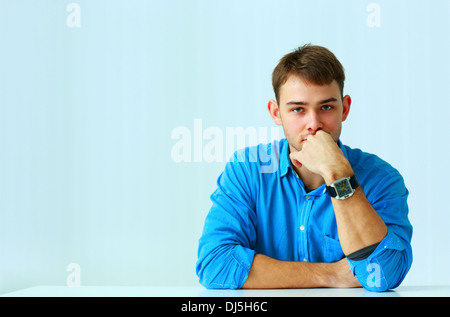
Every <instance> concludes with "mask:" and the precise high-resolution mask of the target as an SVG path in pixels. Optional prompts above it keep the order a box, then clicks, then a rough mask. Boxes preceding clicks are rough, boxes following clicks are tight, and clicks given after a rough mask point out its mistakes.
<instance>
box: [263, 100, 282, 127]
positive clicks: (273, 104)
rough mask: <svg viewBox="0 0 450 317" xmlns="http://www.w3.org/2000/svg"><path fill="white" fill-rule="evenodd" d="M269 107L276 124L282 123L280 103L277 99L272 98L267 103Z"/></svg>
mask: <svg viewBox="0 0 450 317" xmlns="http://www.w3.org/2000/svg"><path fill="white" fill-rule="evenodd" d="M267 109H268V110H269V114H270V116H271V117H272V120H273V122H275V124H276V125H282V122H281V117H280V109H279V108H278V103H277V102H276V101H275V100H273V99H270V100H269V102H268V104H267Z"/></svg>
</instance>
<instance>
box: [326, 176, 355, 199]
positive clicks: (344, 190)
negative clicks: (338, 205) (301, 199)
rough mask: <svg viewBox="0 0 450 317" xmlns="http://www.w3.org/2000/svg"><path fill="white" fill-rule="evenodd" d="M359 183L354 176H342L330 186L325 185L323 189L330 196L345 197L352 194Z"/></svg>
mask: <svg viewBox="0 0 450 317" xmlns="http://www.w3.org/2000/svg"><path fill="white" fill-rule="evenodd" d="M358 186H359V183H358V180H357V179H356V176H355V175H353V176H351V177H342V178H340V179H338V180H336V181H334V182H333V183H332V184H331V185H330V186H327V187H326V188H325V190H326V191H327V193H328V195H330V197H333V198H336V199H346V198H348V197H350V196H351V195H353V193H354V192H355V189H356V188H358Z"/></svg>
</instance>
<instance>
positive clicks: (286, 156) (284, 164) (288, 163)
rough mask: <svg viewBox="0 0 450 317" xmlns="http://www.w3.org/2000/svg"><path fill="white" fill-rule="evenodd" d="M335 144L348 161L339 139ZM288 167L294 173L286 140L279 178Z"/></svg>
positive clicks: (282, 150) (345, 150) (282, 152)
mask: <svg viewBox="0 0 450 317" xmlns="http://www.w3.org/2000/svg"><path fill="white" fill-rule="evenodd" d="M337 144H338V146H339V148H340V149H341V150H342V153H344V156H345V158H346V159H348V153H347V149H346V148H345V146H343V144H342V142H341V140H340V139H339V140H338V142H337ZM289 167H290V168H291V169H292V171H294V170H293V168H292V163H291V159H290V158H289V143H288V142H287V140H286V141H285V142H284V145H283V147H282V149H281V154H280V178H281V177H283V176H285V175H286V174H287V172H288V170H289Z"/></svg>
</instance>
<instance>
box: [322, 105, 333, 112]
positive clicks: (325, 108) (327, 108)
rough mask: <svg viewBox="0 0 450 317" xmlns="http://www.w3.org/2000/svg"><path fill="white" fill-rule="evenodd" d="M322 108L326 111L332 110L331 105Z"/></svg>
mask: <svg viewBox="0 0 450 317" xmlns="http://www.w3.org/2000/svg"><path fill="white" fill-rule="evenodd" d="M322 110H325V111H328V110H331V106H328V105H325V106H322Z"/></svg>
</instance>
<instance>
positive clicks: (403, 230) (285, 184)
mask: <svg viewBox="0 0 450 317" xmlns="http://www.w3.org/2000/svg"><path fill="white" fill-rule="evenodd" d="M338 145H339V147H340V148H341V150H342V152H343V154H344V156H345V157H346V158H347V160H348V161H349V162H350V164H351V166H352V168H353V171H354V172H355V175H356V177H357V179H358V181H359V183H360V185H361V187H362V189H363V191H364V193H365V195H366V197H367V199H368V201H369V202H370V204H371V205H372V206H373V208H374V209H375V210H376V212H377V213H378V214H379V215H380V217H381V218H382V219H383V221H384V222H385V224H386V226H387V228H388V232H387V235H386V236H385V238H384V239H383V240H382V241H381V243H380V244H379V245H378V246H377V248H376V249H375V250H374V251H373V252H372V253H371V254H370V255H369V256H368V257H367V258H366V259H363V260H360V261H352V260H349V259H347V262H348V264H349V267H350V269H351V271H352V272H353V275H354V276H356V277H357V278H358V281H359V282H360V283H361V285H362V286H363V287H365V288H366V289H368V290H371V291H384V290H387V289H391V288H395V287H397V286H398V285H400V283H401V282H402V280H403V279H404V277H405V276H406V273H407V272H408V270H409V268H410V267H411V263H412V250H411V237H412V226H411V224H410V222H409V220H408V205H407V197H408V190H407V189H406V187H405V184H404V181H403V178H402V176H401V175H400V173H399V172H398V171H397V170H396V169H395V168H393V167H392V166H391V165H389V164H388V163H386V162H385V161H383V160H381V159H380V158H379V157H377V156H375V155H373V154H368V153H365V152H362V151H361V150H359V149H352V148H350V147H348V146H346V145H343V144H342V142H341V141H340V140H339V141H338ZM211 200H212V207H211V209H210V211H209V213H208V215H207V217H206V220H205V225H204V229H203V234H202V236H201V238H200V240H199V249H198V261H197V266H196V272H197V275H198V277H199V279H200V283H201V284H202V285H204V286H205V287H207V288H228V289H236V288H241V287H242V285H243V284H244V282H245V281H246V279H247V277H248V273H249V271H250V268H251V266H252V262H253V257H254V256H255V254H256V253H259V254H265V255H267V256H269V257H272V258H275V259H278V260H285V261H304V262H335V261H338V260H340V259H342V258H344V257H345V255H344V253H343V252H342V248H341V245H340V242H339V235H338V231H337V225H336V218H335V214H334V213H335V212H334V209H333V205H332V203H331V198H330V197H329V196H328V194H327V193H326V192H325V184H324V185H322V186H321V187H319V188H316V189H314V190H312V191H310V192H307V191H306V190H305V185H304V184H303V182H302V181H301V179H300V178H299V177H298V176H297V175H296V173H295V171H294V169H293V167H292V164H291V161H290V159H289V144H288V142H287V140H286V139H282V140H280V141H274V142H272V143H269V144H260V145H258V146H254V147H248V148H245V149H243V150H239V151H236V152H235V154H234V156H233V157H232V159H230V161H229V162H228V163H227V164H226V167H225V170H224V172H223V173H222V174H221V175H220V176H219V178H218V181H217V189H216V190H215V192H214V193H213V194H212V195H211Z"/></svg>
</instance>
